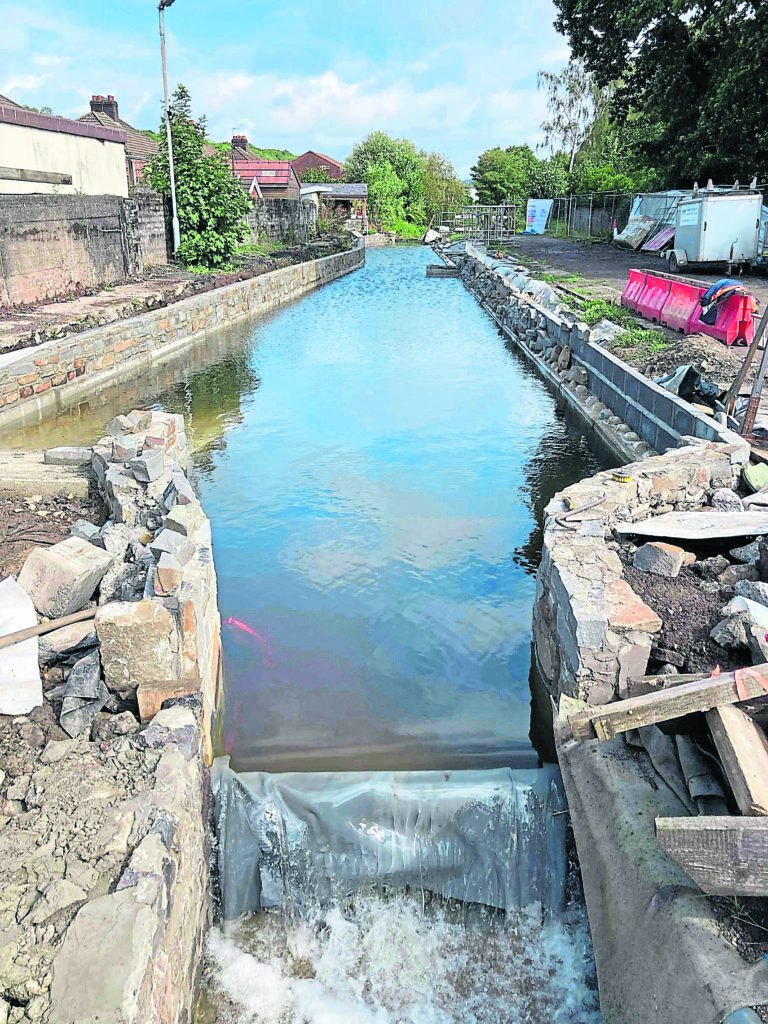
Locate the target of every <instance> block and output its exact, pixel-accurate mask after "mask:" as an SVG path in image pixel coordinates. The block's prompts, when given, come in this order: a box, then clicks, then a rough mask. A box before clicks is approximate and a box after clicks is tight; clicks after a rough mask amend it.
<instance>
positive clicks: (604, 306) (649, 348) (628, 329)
mask: <svg viewBox="0 0 768 1024" xmlns="http://www.w3.org/2000/svg"><path fill="white" fill-rule="evenodd" d="M561 301H562V303H563V305H564V306H568V307H569V308H570V309H572V310H573V311H574V313H576V314H577V315H578V316H579V319H580V320H583V321H584V323H585V324H587V326H589V327H594V326H595V324H597V323H599V322H600V321H601V320H610V322H611V323H613V324H617V325H618V326H619V327H621V328H622V333H621V334H620V335H618V337H616V338H615V339H614V340H613V341H611V342H608V343H607V344H606V345H605V348H606V349H607V350H608V351H609V352H616V354H617V355H622V354H625V355H630V354H632V355H635V356H637V357H638V358H642V359H647V358H649V357H650V356H653V355H655V354H656V353H657V352H663V350H664V349H665V348H668V347H669V345H670V344H671V341H670V340H669V339H668V338H667V336H666V335H665V334H664V333H663V332H662V331H655V330H649V329H648V328H647V327H642V326H641V325H640V324H639V323H638V322H637V320H636V318H635V316H634V314H633V313H631V312H630V311H629V310H628V309H626V308H625V307H624V306H617V305H615V304H614V303H613V302H608V301H606V299H585V300H579V299H577V298H576V297H575V296H571V295H563V296H562V298H561Z"/></svg>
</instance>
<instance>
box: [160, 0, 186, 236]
mask: <svg viewBox="0 0 768 1024" xmlns="http://www.w3.org/2000/svg"><path fill="white" fill-rule="evenodd" d="M173 2H174V0H160V3H159V4H158V7H157V9H158V11H159V12H160V52H161V53H162V56H163V93H164V95H165V130H166V133H167V135H168V172H169V176H170V179H171V210H172V212H173V220H172V222H171V224H172V228H173V251H174V253H175V252H177V250H178V248H179V242H180V241H181V236H180V235H179V214H178V210H177V209H176V178H175V176H174V173H173V141H172V138H171V110H170V104H169V102H168V72H167V71H166V67H165V20H164V18H163V12H164V11H165V8H166V7H170V6H171V4H172V3H173Z"/></svg>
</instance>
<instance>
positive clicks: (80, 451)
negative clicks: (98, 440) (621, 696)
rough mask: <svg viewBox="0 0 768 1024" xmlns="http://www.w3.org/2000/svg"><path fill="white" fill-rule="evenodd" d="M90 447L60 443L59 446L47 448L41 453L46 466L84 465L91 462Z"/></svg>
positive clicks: (88, 464) (86, 465)
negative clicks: (76, 446) (74, 446)
mask: <svg viewBox="0 0 768 1024" xmlns="http://www.w3.org/2000/svg"><path fill="white" fill-rule="evenodd" d="M91 455H92V449H91V448H73V447H70V446H67V445H62V446H60V447H59V448H48V449H46V451H45V452H44V453H43V462H44V463H45V465H46V466H85V467H88V466H90V464H91Z"/></svg>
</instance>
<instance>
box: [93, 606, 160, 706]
mask: <svg viewBox="0 0 768 1024" xmlns="http://www.w3.org/2000/svg"><path fill="white" fill-rule="evenodd" d="M96 633H97V636H98V638H99V642H100V644H101V661H102V665H103V668H104V677H105V681H106V684H107V688H108V689H109V690H118V691H119V690H124V689H126V688H127V687H136V686H139V685H141V684H142V683H149V682H152V681H153V680H156V679H174V678H177V676H178V674H179V647H180V641H179V627H178V624H177V622H176V619H175V618H174V616H173V615H171V613H170V612H169V611H168V609H167V608H165V606H164V605H162V604H161V603H160V602H159V601H154V600H142V601H118V602H114V603H113V604H106V605H102V606H101V607H100V608H99V610H98V611H97V613H96Z"/></svg>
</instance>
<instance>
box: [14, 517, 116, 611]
mask: <svg viewBox="0 0 768 1024" xmlns="http://www.w3.org/2000/svg"><path fill="white" fill-rule="evenodd" d="M112 561H113V556H112V555H111V554H110V553H109V552H107V551H102V550H101V549H100V548H97V547H95V546H94V545H93V544H89V543H88V542H87V541H84V540H82V539H81V538H80V537H68V538H67V539H66V540H63V541H60V542H59V543H58V544H54V545H53V546H52V547H50V548H33V549H32V551H30V553H29V555H28V556H27V559H26V561H25V562H24V565H23V567H22V570H21V572H20V573H19V584H20V586H21V587H23V588H24V590H26V592H27V593H28V594H29V595H30V597H31V598H32V601H33V602H34V605H35V608H37V610H38V611H39V612H40V614H41V615H47V616H48V617H49V618H51V619H56V618H59V617H60V616H63V615H71V614H72V613H73V612H77V611H80V609H81V608H84V607H85V605H86V604H87V603H88V601H89V600H90V599H91V597H92V596H93V593H94V591H95V590H96V587H97V586H98V585H99V583H100V582H101V580H102V578H103V576H104V574H105V572H106V571H107V569H108V568H109V567H110V565H111V564H112Z"/></svg>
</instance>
